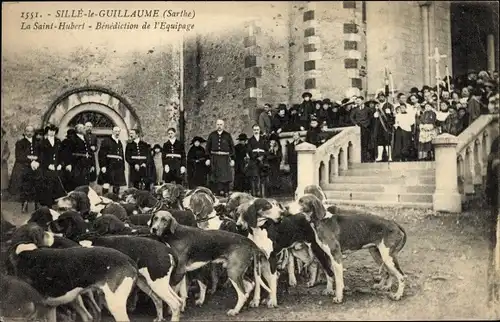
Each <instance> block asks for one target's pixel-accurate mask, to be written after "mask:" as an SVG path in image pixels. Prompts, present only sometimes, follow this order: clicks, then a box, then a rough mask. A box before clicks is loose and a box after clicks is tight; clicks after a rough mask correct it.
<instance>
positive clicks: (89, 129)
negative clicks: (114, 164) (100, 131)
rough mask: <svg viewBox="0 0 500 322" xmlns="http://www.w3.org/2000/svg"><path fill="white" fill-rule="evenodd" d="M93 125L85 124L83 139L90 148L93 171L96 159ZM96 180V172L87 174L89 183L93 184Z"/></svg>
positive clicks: (95, 140)
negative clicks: (84, 138)
mask: <svg viewBox="0 0 500 322" xmlns="http://www.w3.org/2000/svg"><path fill="white" fill-rule="evenodd" d="M93 127H94V126H93V125H92V123H90V122H87V123H85V131H86V133H85V137H86V138H87V142H88V143H87V144H88V145H89V146H90V150H91V151H92V153H91V157H92V165H93V166H94V168H95V169H97V158H96V153H97V136H96V135H95V134H94V133H92V129H93ZM96 179H97V171H92V172H91V173H90V174H89V181H90V182H94V181H96Z"/></svg>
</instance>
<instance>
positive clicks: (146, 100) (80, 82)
mask: <svg viewBox="0 0 500 322" xmlns="http://www.w3.org/2000/svg"><path fill="white" fill-rule="evenodd" d="M177 57H178V52H177V48H176V47H175V46H173V45H163V46H151V47H149V48H147V49H144V50H137V49H136V50H134V49H133V48H128V49H126V50H123V49H113V47H110V46H107V45H106V44H103V45H95V46H93V47H88V46H85V47H83V46H81V47H75V48H73V49H71V50H69V51H67V52H61V51H55V50H51V48H49V47H42V48H36V49H33V50H27V51H24V52H22V53H15V52H11V51H9V50H8V49H7V48H5V49H3V50H2V103H1V109H2V126H3V127H4V128H5V130H6V131H7V137H8V140H9V145H10V147H11V149H12V155H13V153H14V145H15V142H16V140H18V139H19V138H20V137H21V135H22V132H23V130H24V127H25V126H27V125H28V124H30V125H33V126H35V127H39V126H42V124H41V123H42V118H43V115H44V113H46V111H47V110H48V109H49V107H50V106H51V104H52V103H53V102H54V101H55V100H56V99H57V98H58V97H59V96H61V95H63V94H64V93H65V92H67V91H69V90H72V89H75V88H79V87H84V86H101V87H104V88H107V89H109V90H111V91H113V92H115V93H117V94H118V95H121V96H122V97H124V98H125V99H126V100H127V101H128V102H129V103H130V104H131V105H132V107H133V108H134V109H135V111H136V113H137V115H138V117H139V119H140V122H141V124H142V127H143V130H144V134H145V139H146V140H147V141H149V142H151V143H159V142H163V141H165V139H166V128H168V127H170V126H176V125H177V117H178V110H177V109H178V103H179V102H178V93H177V87H178V85H179V82H178V79H179V65H178V62H179V60H178V58H177ZM13 162H14V157H13V156H12V157H11V158H10V160H9V164H10V165H11V166H12V164H13Z"/></svg>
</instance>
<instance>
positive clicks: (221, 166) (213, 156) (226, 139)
mask: <svg viewBox="0 0 500 322" xmlns="http://www.w3.org/2000/svg"><path fill="white" fill-rule="evenodd" d="M216 126H217V129H216V130H215V131H213V132H212V133H210V134H209V135H208V139H207V145H206V150H207V153H208V155H209V156H210V160H207V161H206V165H207V166H210V167H211V168H210V173H211V177H212V182H213V184H214V187H213V188H212V191H213V192H214V193H216V194H219V195H221V196H225V195H227V194H228V193H229V185H230V184H231V181H233V178H232V174H231V167H234V142H233V138H232V137H231V134H229V133H228V132H226V131H224V121H223V120H217V123H216Z"/></svg>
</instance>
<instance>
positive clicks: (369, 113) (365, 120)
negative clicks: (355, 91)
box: [351, 96, 375, 162]
mask: <svg viewBox="0 0 500 322" xmlns="http://www.w3.org/2000/svg"><path fill="white" fill-rule="evenodd" d="M363 100H364V99H363V97H361V96H359V97H356V99H355V100H354V102H355V106H354V108H353V110H352V111H351V121H352V123H353V124H354V125H357V126H359V127H361V162H370V161H373V160H372V157H373V156H372V155H371V153H370V149H369V148H370V140H371V123H372V118H373V115H374V113H375V111H374V110H373V109H372V108H369V107H365V104H364V103H363Z"/></svg>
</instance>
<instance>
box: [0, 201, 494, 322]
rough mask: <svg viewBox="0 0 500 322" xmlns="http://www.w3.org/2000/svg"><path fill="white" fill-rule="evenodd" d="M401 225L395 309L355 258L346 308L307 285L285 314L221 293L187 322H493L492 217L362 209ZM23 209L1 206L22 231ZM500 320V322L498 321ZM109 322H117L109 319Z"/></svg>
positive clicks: (365, 262)
mask: <svg viewBox="0 0 500 322" xmlns="http://www.w3.org/2000/svg"><path fill="white" fill-rule="evenodd" d="M358 208H359V209H365V210H370V211H372V212H374V213H376V214H379V215H381V216H383V217H386V218H392V219H395V220H397V221H398V222H399V223H400V224H401V225H402V226H403V227H404V228H405V230H406V231H407V233H408V241H407V243H406V246H405V247H404V248H403V250H402V251H401V253H400V256H399V262H400V264H401V266H402V269H403V271H404V272H405V273H406V274H407V276H408V280H407V287H406V291H405V295H404V297H403V299H402V300H401V301H399V302H394V301H391V300H390V299H389V298H388V297H387V296H386V295H385V294H383V293H380V292H379V291H375V290H372V289H371V285H372V284H373V283H374V281H373V277H374V275H376V274H377V267H376V266H375V264H374V262H373V260H372V258H371V256H370V255H369V253H368V251H366V250H361V251H358V252H356V253H352V254H350V255H349V256H348V257H347V258H346V259H345V260H344V265H345V273H344V274H345V285H346V287H347V288H348V290H346V292H345V295H344V303H342V304H334V303H332V300H331V297H327V296H323V295H321V291H322V290H323V289H324V287H325V285H317V286H316V287H313V288H306V287H305V286H301V285H304V284H305V283H304V281H301V280H299V286H297V287H296V288H290V289H289V290H288V292H287V291H286V290H285V287H283V286H280V293H279V297H278V300H279V304H280V306H279V308H276V309H268V308H265V307H261V308H257V309H252V308H247V307H245V308H244V309H243V310H242V312H241V313H240V315H238V316H237V317H227V316H226V311H227V310H228V309H230V308H231V307H232V306H234V305H235V303H236V293H235V291H234V290H233V289H232V288H230V289H222V290H219V291H218V292H217V293H216V294H215V295H214V296H209V297H208V298H207V301H206V304H205V305H204V306H203V307H201V308H200V307H195V306H194V304H193V301H192V299H190V302H189V304H188V307H187V309H186V312H185V313H184V314H183V315H182V320H217V319H220V320H235V321H242V320H268V321H271V320H363V321H367V320H410V319H411V320H422V319H447V320H448V319H491V318H493V317H494V315H493V313H492V310H490V309H488V307H487V274H486V272H487V263H488V250H487V243H486V241H485V239H484V225H483V224H482V221H481V218H482V217H484V216H485V214H486V212H487V210H486V209H485V208H483V207H479V206H477V207H474V208H476V210H469V211H465V212H464V213H462V214H460V215H446V214H434V213H432V211H427V210H414V209H382V208H363V207H358ZM19 209H20V207H19V205H17V204H13V203H11V202H5V203H3V204H2V212H3V213H4V215H5V218H6V219H7V220H9V221H12V222H15V223H16V224H20V223H21V222H22V221H23V220H25V219H26V217H25V216H24V217H23V216H19V214H18V211H19ZM154 317H155V314H154V308H153V305H152V304H149V305H148V304H147V303H146V304H145V305H144V306H143V307H141V308H138V309H137V311H136V312H135V313H132V314H131V319H132V320H133V321H141V322H142V321H152V320H153V319H154ZM497 318H498V316H497ZM103 321H112V319H111V318H109V317H103Z"/></svg>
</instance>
